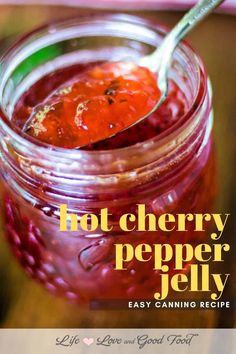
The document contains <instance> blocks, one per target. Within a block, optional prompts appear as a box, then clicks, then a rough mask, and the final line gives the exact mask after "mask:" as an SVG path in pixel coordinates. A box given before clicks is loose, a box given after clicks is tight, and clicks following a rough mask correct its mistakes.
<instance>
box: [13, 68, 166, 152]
mask: <svg viewBox="0 0 236 354" xmlns="http://www.w3.org/2000/svg"><path fill="white" fill-rule="evenodd" d="M159 97H160V92H159V90H158V88H157V85H156V78H155V75H154V74H153V73H151V72H150V71H149V70H148V69H146V68H144V67H138V66H136V65H135V64H132V63H122V62H119V63H104V64H100V65H99V64H97V65H95V66H92V67H90V68H86V67H84V68H83V70H79V72H78V75H76V77H74V78H73V79H72V80H71V82H65V83H64V84H63V85H62V86H61V87H59V88H58V89H57V90H56V91H55V92H53V93H50V95H49V96H48V97H47V98H46V99H45V100H44V102H43V103H42V104H40V105H39V106H36V107H34V108H33V110H32V113H31V116H30V117H29V119H28V121H27V122H26V124H25V126H24V131H25V132H26V133H27V134H29V135H31V136H33V137H35V138H37V139H39V140H41V141H43V142H45V143H48V144H52V145H55V146H60V147H64V148H76V147H77V146H78V147H79V146H83V145H88V144H91V143H93V142H96V141H99V140H103V139H105V138H107V137H109V136H111V135H114V134H116V133H118V132H119V131H122V130H123V129H125V128H127V127H129V126H130V125H132V124H133V123H135V122H136V121H137V120H138V119H140V118H142V117H143V116H145V115H146V114H148V113H149V112H150V111H151V110H152V108H153V107H154V106H155V104H156V103H157V101H158V99H159ZM16 115H17V113H16Z"/></svg>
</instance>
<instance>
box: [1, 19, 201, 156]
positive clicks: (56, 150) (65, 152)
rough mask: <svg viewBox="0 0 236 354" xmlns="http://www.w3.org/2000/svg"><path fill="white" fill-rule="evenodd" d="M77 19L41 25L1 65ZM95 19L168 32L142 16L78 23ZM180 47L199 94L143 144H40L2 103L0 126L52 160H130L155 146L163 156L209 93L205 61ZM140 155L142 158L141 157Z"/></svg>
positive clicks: (184, 47) (3, 58) (24, 144)
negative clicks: (86, 147) (88, 147)
mask: <svg viewBox="0 0 236 354" xmlns="http://www.w3.org/2000/svg"><path fill="white" fill-rule="evenodd" d="M74 20H75V19H69V20H68V19H67V20H66V21H65V20H64V21H56V22H53V24H48V25H44V26H41V27H39V28H37V29H35V30H33V31H31V32H30V33H28V34H26V35H24V36H23V37H21V38H20V39H19V40H18V41H16V42H15V43H14V44H13V45H12V46H10V47H9V49H8V50H7V52H6V53H5V54H4V55H3V56H2V57H1V59H0V63H1V62H3V61H4V60H5V59H7V57H8V56H9V55H11V54H12V53H13V52H14V51H15V50H16V49H17V47H18V46H19V45H23V44H25V43H27V41H29V40H30V39H31V38H32V37H34V36H37V34H40V32H41V31H42V30H48V31H49V30H51V29H52V27H54V28H55V29H57V28H58V26H62V25H67V24H68V25H69V24H70V23H73V21H74ZM96 20H102V21H117V22H121V21H123V22H126V23H133V24H135V25H140V26H147V27H148V28H149V29H150V30H153V31H159V32H161V33H162V35H164V34H165V33H166V32H167V27H166V26H163V25H160V24H159V23H156V22H155V21H153V20H150V19H149V18H145V17H140V16H133V15H126V14H105V15H101V14H99V15H94V14H92V15H90V16H81V17H80V18H79V19H78V18H77V21H96ZM178 48H179V49H180V50H181V51H183V52H184V54H185V55H187V57H188V58H189V60H190V62H191V65H193V67H194V69H195V70H196V71H197V73H198V80H199V81H198V82H197V92H196V95H195V97H194V99H193V101H192V104H191V106H190V107H189V109H188V110H187V112H186V113H185V114H184V115H183V116H182V117H181V118H180V119H179V120H178V121H177V122H175V123H174V124H173V125H171V126H170V127H169V128H168V129H166V130H165V131H163V132H162V133H161V134H159V135H157V136H155V137H153V138H151V139H149V140H146V141H143V142H138V143H136V144H134V145H131V146H127V147H123V148H118V149H110V150H109V149H108V150H80V149H78V150H76V149H68V148H61V147H57V146H53V145H49V144H46V143H44V142H41V141H39V140H37V139H35V138H33V137H31V136H29V135H27V134H25V133H23V132H22V131H21V130H20V129H19V128H18V129H17V130H16V127H14V126H13V124H12V123H11V121H10V119H8V118H7V117H6V115H5V114H4V113H3V107H2V103H1V102H0V126H2V128H3V130H4V132H6V133H7V134H8V135H9V136H11V137H12V139H13V140H15V141H16V142H17V143H18V146H22V147H24V148H25V150H26V149H27V150H29V149H35V148H37V152H38V153H40V154H41V155H43V156H45V154H46V155H50V157H51V158H52V159H53V158H55V159H60V158H63V159H69V160H70V161H72V160H73V161H78V160H79V159H81V158H83V160H84V159H85V160H86V158H92V157H94V156H95V155H96V156H97V157H102V156H105V157H106V156H107V157H108V156H111V155H113V156H114V155H116V156H117V158H119V159H122V158H124V157H126V158H127V154H128V155H130V156H132V155H133V154H136V155H137V154H139V153H141V152H143V147H144V146H145V149H152V148H154V147H155V149H160V153H161V154H162V155H163V153H164V152H165V149H163V146H168V145H169V142H170V141H171V140H173V137H174V136H176V134H177V133H178V132H179V131H180V130H181V129H182V127H183V125H184V124H186V123H188V122H189V121H190V120H191V118H192V117H193V116H194V115H195V114H196V110H198V109H199V108H200V107H201V104H202V102H203V101H204V98H205V95H206V91H207V75H206V71H205V68H204V65H203V62H202V60H201V59H200V57H199V56H198V54H196V52H195V51H194V50H193V48H192V47H191V46H190V45H189V44H188V43H187V42H186V41H182V42H181V44H180V45H179V46H178ZM196 102H198V106H197V105H196ZM139 156H140V155H139Z"/></svg>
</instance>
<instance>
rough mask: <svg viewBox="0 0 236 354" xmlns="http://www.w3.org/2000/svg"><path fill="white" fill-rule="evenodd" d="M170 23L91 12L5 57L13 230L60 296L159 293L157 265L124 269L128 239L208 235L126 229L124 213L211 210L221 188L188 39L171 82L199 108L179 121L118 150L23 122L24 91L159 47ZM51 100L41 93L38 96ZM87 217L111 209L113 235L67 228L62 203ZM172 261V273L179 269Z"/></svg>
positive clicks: (24, 254) (6, 180) (4, 142)
mask: <svg viewBox="0 0 236 354" xmlns="http://www.w3.org/2000/svg"><path fill="white" fill-rule="evenodd" d="M166 31H167V30H166V29H165V28H164V27H162V26H160V25H158V24H156V23H154V22H152V21H150V20H147V19H143V18H139V17H132V16H127V15H106V16H91V17H86V18H79V19H74V20H70V21H67V22H63V23H57V24H52V25H48V26H46V27H43V28H41V29H39V30H36V31H35V32H32V33H31V34H29V35H26V36H25V37H24V38H23V39H21V40H19V41H18V42H17V43H15V44H14V45H13V46H12V47H11V48H10V49H9V50H8V52H7V53H6V54H5V55H4V56H3V58H2V60H1V75H0V104H1V111H0V116H1V120H0V136H1V138H0V144H1V175H2V183H3V209H4V215H5V230H6V235H7V238H8V241H9V243H10V246H11V249H12V251H13V253H14V255H15V256H16V257H17V259H18V261H19V262H20V263H21V265H22V266H23V267H24V269H25V271H26V272H27V273H28V274H29V275H30V276H31V277H33V278H35V279H37V280H38V281H39V282H41V283H42V284H43V285H44V286H45V287H46V288H47V289H48V290H49V291H51V292H52V293H54V294H58V295H63V296H65V297H66V298H67V299H69V300H72V301H75V302H79V301H87V300H93V299H119V298H122V299H134V298H139V299H140V298H153V294H154V293H155V292H156V291H157V290H158V289H159V288H160V273H159V272H158V271H155V270H153V264H152V262H146V263H140V262H138V261H135V260H133V261H131V262H129V263H128V265H127V270H126V271H118V270H115V269H114V268H115V246H114V244H116V243H132V244H133V245H134V246H135V245H137V244H140V243H149V244H154V243H170V244H175V243H191V244H193V245H195V244H198V243H199V242H201V241H202V240H203V239H204V237H205V235H204V233H201V234H200V233H198V234H196V233H194V232H193V229H191V228H189V229H188V231H187V232H183V233H181V232H172V233H163V232H160V231H157V232H132V233H125V232H122V231H121V230H119V227H118V220H119V217H120V216H121V215H122V214H124V213H130V212H133V213H136V212H137V204H145V206H146V212H152V213H155V214H156V215H160V214H163V213H166V212H168V213H173V214H175V213H198V212H199V213H201V212H209V211H210V210H211V207H212V202H213V199H214V195H215V167H214V166H215V165H214V153H213V149H212V135H211V130H212V106H211V89H210V85H209V80H208V77H207V73H206V71H205V69H204V66H203V64H202V62H201V60H200V58H199V57H198V55H196V53H195V52H194V51H193V50H192V49H191V48H190V46H189V45H188V44H186V43H185V42H183V43H182V44H181V45H180V46H179V47H178V48H177V50H176V52H175V56H174V60H173V64H172V68H171V71H170V78H171V79H172V80H173V81H175V82H176V84H177V85H178V86H179V87H180V88H181V90H182V91H183V92H184V94H185V96H186V99H187V103H188V109H187V112H186V114H184V115H183V116H182V117H181V119H179V120H178V121H177V122H176V123H175V124H173V126H171V127H170V128H169V129H167V130H166V131H164V132H163V133H161V134H160V135H158V136H156V137H154V138H151V139H149V140H147V141H144V142H141V143H137V144H135V145H132V146H129V147H126V148H121V149H114V150H106V151H83V150H69V149H62V148H57V147H53V146H49V145H46V144H44V143H42V142H40V141H35V140H34V139H33V138H32V137H30V136H27V135H26V134H25V133H23V132H22V131H21V130H20V129H19V128H17V127H16V126H14V125H13V124H12V121H11V118H12V114H13V111H14V107H15V106H16V104H17V102H18V101H19V98H20V97H22V95H23V94H24V93H25V92H26V90H27V89H28V88H30V87H31V85H33V84H34V83H35V82H37V81H38V80H39V79H41V78H42V77H43V76H45V75H48V74H50V73H52V72H54V71H55V70H56V69H62V68H69V67H70V66H71V65H73V64H74V63H78V62H80V63H87V62H94V61H95V60H96V61H98V60H102V61H104V60H123V59H127V58H129V59H131V60H135V59H137V58H138V57H139V56H142V55H145V54H148V53H151V52H152V51H153V50H154V48H155V47H156V46H157V45H159V43H160V42H161V40H162V38H163V36H165V34H166ZM38 95H39V97H40V92H38ZM62 204H67V206H68V208H67V209H68V212H69V213H74V214H77V216H78V218H80V217H81V216H82V215H83V214H85V213H94V214H99V213H100V210H101V208H108V210H109V213H111V214H112V215H111V219H110V221H111V223H112V224H113V227H114V229H113V231H112V232H108V233H103V232H102V231H101V230H99V228H98V230H97V231H96V232H93V233H86V232H82V231H78V232H70V231H68V232H61V231H59V225H60V220H59V219H60V215H59V208H60V205H62ZM174 272H175V270H174V266H173V265H172V266H171V264H170V273H171V274H172V273H174Z"/></svg>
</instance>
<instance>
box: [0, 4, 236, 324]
mask: <svg viewBox="0 0 236 354" xmlns="http://www.w3.org/2000/svg"><path fill="white" fill-rule="evenodd" d="M36 2H37V1H36ZM38 2H39V1H38ZM50 2H51V4H52V3H53V5H47V4H46V3H50ZM13 3H14V1H8V0H7V1H2V0H0V53H1V52H3V51H4V49H5V48H6V47H7V46H8V45H9V43H11V42H12V41H13V40H14V39H15V38H16V37H17V36H19V35H20V34H22V33H24V32H26V31H29V30H31V29H33V28H35V27H37V26H38V25H41V24H43V23H45V22H49V21H52V20H56V19H61V18H68V17H71V16H81V15H84V14H87V13H91V11H96V12H99V11H102V12H103V13H104V12H111V11H121V9H123V10H122V12H128V13H132V14H137V15H142V16H146V17H149V18H153V19H155V20H156V21H159V22H160V23H164V24H166V25H168V26H169V27H172V26H173V25H174V24H175V23H176V22H177V21H178V20H179V18H180V17H181V16H183V12H181V11H182V10H183V9H185V8H186V7H187V3H188V4H189V3H193V1H188V2H187V1H177V0H172V1H171V0H170V1H161V0H147V1H134V0H126V1H124V0H115V1H111V0H110V1H109V0H97V1H96V2H95V1H92V0H87V1H80V0H77V1H76V0H68V1H66V3H67V6H63V5H62V3H63V1H60V0H58V1H53V0H51V1H50V0H49V1H46V0H44V1H40V3H41V5H37V4H34V5H32V4H31V5H29V4H27V5H24V4H23V3H24V1H15V3H18V5H17V6H16V5H14V4H13ZM26 3H27V1H26ZM64 3H65V1H64ZM57 4H60V5H57ZM86 4H87V6H88V5H91V6H95V7H96V9H91V7H90V8H89V9H88V8H86ZM75 5H76V6H75ZM99 7H100V9H99ZM118 8H119V9H118ZM133 8H135V9H136V11H134V10H133ZM111 9H112V10H111ZM137 9H138V10H137ZM174 10H175V11H174ZM176 10H178V11H176ZM234 14H236V1H234V0H229V1H226V2H225V3H224V6H223V7H222V9H221V10H220V12H219V13H217V14H213V15H211V16H210V17H208V18H207V19H206V20H205V21H204V22H203V23H202V24H200V26H199V27H198V28H197V29H196V30H194V31H193V32H192V33H191V34H190V35H189V37H188V40H189V42H190V43H191V44H192V46H193V47H194V48H195V49H196V51H197V52H198V53H199V54H200V56H201V57H202V59H203V61H204V63H205V66H206V69H207V71H208V73H209V75H210V78H211V81H212V86H213V93H214V100H213V104H214V112H215V125H214V136H215V145H216V150H217V159H218V174H219V194H218V198H217V204H216V207H215V212H217V213H220V212H222V213H230V214H231V217H230V220H229V223H228V225H227V229H226V230H225V232H224V241H225V242H229V243H230V244H231V253H230V255H229V257H228V258H227V259H226V261H225V264H224V269H222V272H226V273H231V278H230V280H229V283H228V286H227V288H226V290H225V292H224V295H223V297H224V298H223V300H231V301H232V303H233V302H234V297H235V289H236V285H235V284H236V282H235V280H236V279H235V264H234V254H235V251H234V250H235V235H236V222H235V216H234V215H235V209H236V188H235V182H236V180H235V173H236V154H235V152H236V139H235V132H236V113H235V111H236V108H235V107H236V16H235V15H234ZM1 230H2V227H1ZM221 267H222V265H221ZM201 296H202V295H201ZM194 300H200V296H199V295H196V296H195V295H194ZM0 326H1V327H4V328H7V327H9V328H18V327H20V328H22V327H24V328H27V327H28V328H29V327H47V328H49V327H62V328H66V327H71V328H99V327H103V328H109V327H110V328H113V327H114V328H122V327H123V328H125V327H130V328H138V327H143V328H158V327H160V328H168V327H169V328H174V327H177V328H187V327H189V328H213V327H221V328H229V327H234V326H235V312H234V309H233V308H232V309H231V310H230V311H229V310H228V311H225V310H201V311H199V310H172V311H171V310H154V311H151V310H150V311H142V310H139V311H132V315H131V313H130V311H125V310H122V311H91V310H89V309H86V308H82V307H79V306H75V305H72V304H68V303H66V302H65V301H64V300H63V299H58V298H54V297H52V296H51V295H50V294H48V293H47V292H46V291H45V290H44V289H42V288H41V286H40V285H38V284H37V283H35V282H33V281H32V280H30V279H29V278H28V277H27V276H26V275H25V274H24V272H23V271H22V270H21V269H20V267H19V266H18V264H17V262H16V261H15V259H14V258H13V257H12V255H11V254H10V252H9V249H8V246H7V244H6V242H5V240H4V237H3V233H2V231H0Z"/></svg>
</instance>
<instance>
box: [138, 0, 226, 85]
mask: <svg viewBox="0 0 236 354" xmlns="http://www.w3.org/2000/svg"><path fill="white" fill-rule="evenodd" d="M223 1H224V0H201V1H199V2H198V3H197V4H196V5H195V6H194V7H193V8H192V9H191V10H190V11H189V12H187V13H186V15H185V16H184V17H183V18H182V19H181V20H180V21H179V22H178V23H177V25H176V26H175V27H174V28H173V29H172V31H171V32H169V34H168V35H167V36H166V37H165V39H164V41H163V42H162V44H161V46H160V47H159V48H158V49H157V50H155V52H154V53H153V54H151V55H150V56H149V58H148V57H146V58H147V60H148V67H149V68H150V69H151V70H152V71H154V72H158V86H159V88H160V89H161V91H162V92H166V91H167V87H162V86H166V85H167V84H166V82H167V80H166V78H167V74H168V70H169V67H170V64H171V59H172V55H173V52H174V50H175V48H176V46H177V45H178V43H179V42H180V41H181V39H182V38H183V37H184V36H185V35H186V34H187V33H188V32H190V31H191V30H192V28H194V27H195V26H196V25H197V24H198V23H199V22H200V21H201V20H203V19H204V18H205V17H206V16H207V15H208V14H209V13H210V12H211V11H212V10H213V9H214V8H216V7H217V6H218V5H219V4H221V3H222V2H223ZM146 58H143V59H144V61H145V59H146ZM144 61H143V62H142V65H144V66H146V65H145V62H144Z"/></svg>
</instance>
